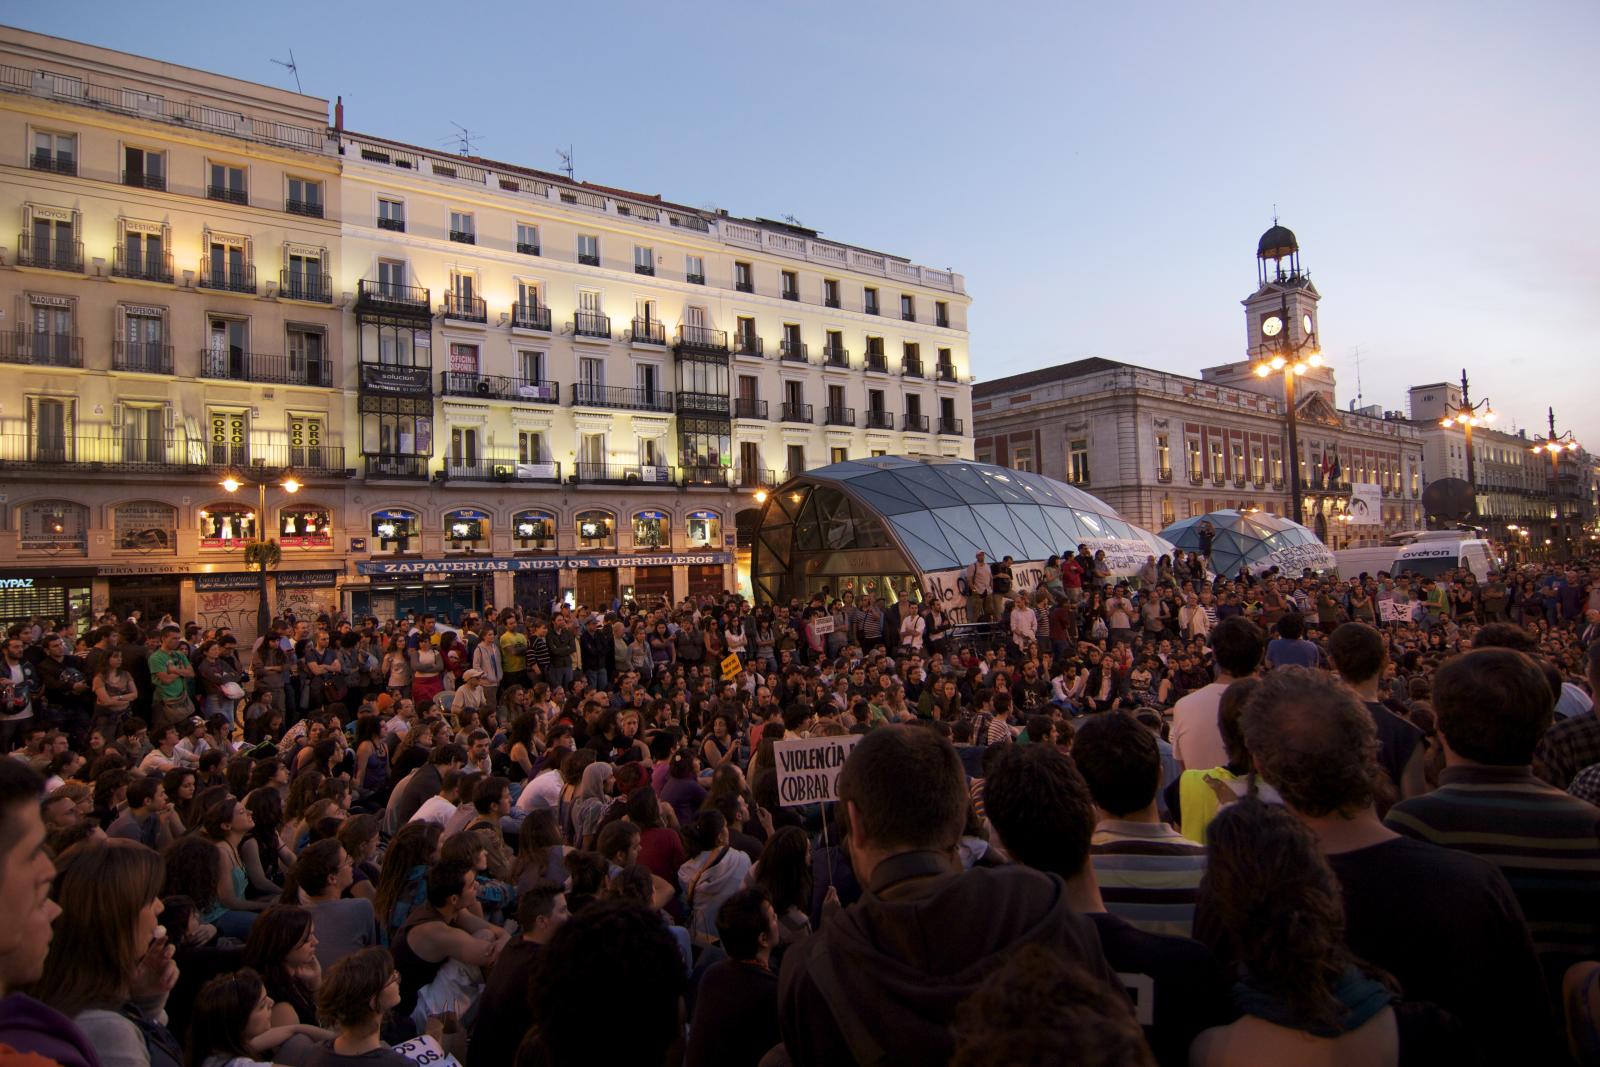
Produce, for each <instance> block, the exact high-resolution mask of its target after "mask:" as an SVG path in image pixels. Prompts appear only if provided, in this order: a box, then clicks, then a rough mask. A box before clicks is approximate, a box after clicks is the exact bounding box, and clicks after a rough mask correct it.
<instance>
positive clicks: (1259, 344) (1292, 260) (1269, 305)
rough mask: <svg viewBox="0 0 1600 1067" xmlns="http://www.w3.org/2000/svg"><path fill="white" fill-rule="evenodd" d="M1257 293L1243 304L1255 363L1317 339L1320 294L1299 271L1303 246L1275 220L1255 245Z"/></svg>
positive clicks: (1246, 342)
mask: <svg viewBox="0 0 1600 1067" xmlns="http://www.w3.org/2000/svg"><path fill="white" fill-rule="evenodd" d="M1256 274H1257V280H1258V283H1259V284H1258V285H1257V287H1256V291H1255V292H1253V293H1251V294H1250V295H1249V296H1248V297H1246V298H1245V300H1244V309H1245V348H1246V350H1247V351H1248V352H1249V354H1250V358H1251V359H1260V358H1262V356H1263V355H1265V356H1267V357H1268V358H1270V356H1271V354H1272V351H1273V350H1274V349H1278V348H1281V347H1282V346H1284V344H1285V342H1287V345H1288V347H1289V348H1290V349H1297V348H1300V347H1301V346H1305V345H1307V344H1308V342H1310V341H1312V340H1313V339H1314V338H1315V337H1316V335H1317V301H1319V300H1321V299H1322V294H1320V293H1318V292H1317V287H1316V286H1314V285H1312V284H1311V276H1310V275H1309V274H1308V273H1306V272H1305V271H1303V270H1301V269H1300V244H1299V242H1298V241H1296V240H1295V237H1294V232H1293V231H1292V230H1290V229H1289V228H1288V227H1287V226H1280V225H1278V223H1277V220H1276V219H1274V220H1273V223H1272V229H1270V230H1268V231H1267V232H1266V233H1264V234H1262V235H1261V241H1260V242H1259V243H1258V244H1257V245H1256Z"/></svg>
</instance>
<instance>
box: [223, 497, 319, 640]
mask: <svg viewBox="0 0 1600 1067" xmlns="http://www.w3.org/2000/svg"><path fill="white" fill-rule="evenodd" d="M275 477H276V476H275V475H274V474H263V473H256V472H250V473H246V474H236V473H234V472H231V471H230V472H229V473H228V474H226V475H224V476H223V479H222V483H221V484H222V488H223V489H224V490H226V491H227V492H230V493H236V492H238V491H239V490H240V489H241V488H242V487H243V486H244V485H245V483H246V482H247V481H248V482H249V483H250V484H252V485H254V486H255V487H256V490H257V500H258V503H257V505H256V529H255V534H256V535H255V537H254V538H253V539H251V540H250V541H248V542H246V543H245V546H244V561H245V564H246V565H247V566H251V567H255V568H256V569H257V571H258V572H259V573H260V576H261V577H260V580H261V606H260V607H259V608H258V609H257V610H256V636H257V637H266V636H267V624H268V623H269V622H270V621H271V620H272V614H271V612H269V611H268V610H267V569H268V568H270V567H276V566H277V565H278V562H279V561H280V560H281V559H282V558H283V549H281V548H279V547H278V541H277V538H275V537H268V536H267V530H266V524H267V486H268V484H270V483H272V482H273V481H274V478H275ZM277 485H278V487H279V488H281V489H282V490H283V491H284V492H285V493H288V494H289V495H290V496H293V495H294V494H295V493H298V492H299V491H300V482H299V481H298V480H296V478H295V477H294V475H293V474H290V473H288V472H284V474H283V480H282V481H280V482H277Z"/></svg>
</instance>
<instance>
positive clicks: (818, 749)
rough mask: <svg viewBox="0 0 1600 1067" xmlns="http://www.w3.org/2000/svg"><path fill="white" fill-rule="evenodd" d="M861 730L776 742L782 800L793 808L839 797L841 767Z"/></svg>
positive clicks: (779, 793) (780, 800)
mask: <svg viewBox="0 0 1600 1067" xmlns="http://www.w3.org/2000/svg"><path fill="white" fill-rule="evenodd" d="M859 740H861V737H860V735H859V734H847V735H845V736H843V737H812V738H796V739H794V740H788V739H785V740H783V741H779V742H778V743H777V744H775V745H773V746H772V756H773V758H774V759H775V760H777V761H778V803H779V805H781V806H782V807H785V808H792V807H794V806H796V805H798V804H816V803H818V802H819V801H824V800H838V799H839V771H840V769H841V768H843V767H844V761H845V758H846V757H848V756H849V755H850V750H851V749H852V748H854V747H855V744H856V742H857V741H859Z"/></svg>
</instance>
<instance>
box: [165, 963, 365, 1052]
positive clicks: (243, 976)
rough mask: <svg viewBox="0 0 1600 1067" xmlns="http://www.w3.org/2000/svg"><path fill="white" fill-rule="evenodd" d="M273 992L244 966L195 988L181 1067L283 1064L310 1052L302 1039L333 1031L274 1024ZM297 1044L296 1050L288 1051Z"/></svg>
mask: <svg viewBox="0 0 1600 1067" xmlns="http://www.w3.org/2000/svg"><path fill="white" fill-rule="evenodd" d="M272 1008H273V1000H272V997H271V996H269V995H268V993H267V987H266V984H265V983H264V982H262V980H261V976H260V975H259V974H257V973H256V972H255V971H252V970H250V969H248V968H246V969H245V970H242V971H234V972H233V973H231V974H220V975H218V976H217V977H215V978H213V979H211V980H210V981H208V982H207V983H206V984H205V985H203V986H201V987H200V992H199V993H198V994H197V995H196V996H195V1001H194V1016H193V1018H194V1023H193V1025H191V1026H190V1028H189V1041H188V1049H187V1052H188V1055H187V1056H186V1057H185V1058H184V1063H185V1067H258V1065H259V1064H261V1063H262V1062H263V1061H266V1062H271V1063H288V1062H290V1061H291V1060H297V1059H300V1058H302V1057H303V1056H304V1054H305V1053H306V1052H307V1051H309V1049H308V1048H306V1047H304V1043H305V1042H307V1041H331V1040H332V1039H333V1032H332V1031H330V1030H324V1029H322V1028H321V1027H318V1026H308V1025H306V1024H304V1023H290V1024H288V1025H287V1026H274V1025H273V1023H272ZM297 1045H299V1046H301V1047H299V1048H298V1049H297V1050H296V1051H291V1049H294V1048H295V1047H296V1046H297Z"/></svg>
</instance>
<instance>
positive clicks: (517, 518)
mask: <svg viewBox="0 0 1600 1067" xmlns="http://www.w3.org/2000/svg"><path fill="white" fill-rule="evenodd" d="M511 541H512V543H513V544H514V545H515V546H516V547H517V549H518V550H520V551H524V552H554V551H555V550H556V517H555V516H554V515H552V514H550V512H548V511H519V512H517V513H516V514H515V515H513V516H511Z"/></svg>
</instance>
